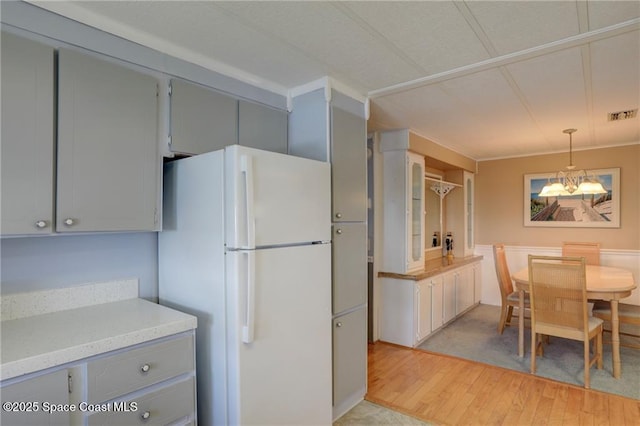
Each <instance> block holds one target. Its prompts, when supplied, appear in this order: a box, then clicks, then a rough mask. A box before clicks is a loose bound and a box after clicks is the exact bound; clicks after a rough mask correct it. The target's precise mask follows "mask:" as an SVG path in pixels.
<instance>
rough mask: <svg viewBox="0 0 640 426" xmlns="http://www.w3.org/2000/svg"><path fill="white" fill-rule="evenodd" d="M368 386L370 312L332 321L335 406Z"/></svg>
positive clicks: (351, 313) (349, 315)
mask: <svg viewBox="0 0 640 426" xmlns="http://www.w3.org/2000/svg"><path fill="white" fill-rule="evenodd" d="M366 384H367V310H366V308H362V309H358V310H357V311H353V312H350V313H348V314H346V315H343V316H340V317H337V318H335V319H334V320H333V405H334V406H340V405H341V403H343V402H344V401H345V400H346V399H348V398H349V397H352V396H353V395H354V394H356V393H358V392H359V391H362V395H364V392H365V389H366Z"/></svg>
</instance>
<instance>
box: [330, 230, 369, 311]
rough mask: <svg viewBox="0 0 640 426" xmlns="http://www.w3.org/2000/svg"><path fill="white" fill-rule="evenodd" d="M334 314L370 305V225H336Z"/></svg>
mask: <svg viewBox="0 0 640 426" xmlns="http://www.w3.org/2000/svg"><path fill="white" fill-rule="evenodd" d="M331 242H332V244H333V312H334V313H335V314H337V313H340V312H342V311H344V310H346V309H349V308H353V307H355V306H358V305H362V304H363V303H366V302H367V225H366V223H364V222H354V223H334V224H333V237H332V238H331Z"/></svg>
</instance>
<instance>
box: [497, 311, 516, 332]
mask: <svg viewBox="0 0 640 426" xmlns="http://www.w3.org/2000/svg"><path fill="white" fill-rule="evenodd" d="M512 311H513V306H505V305H502V309H501V310H500V322H498V334H502V332H503V331H504V327H505V325H506V324H508V323H509V322H511V312H512Z"/></svg>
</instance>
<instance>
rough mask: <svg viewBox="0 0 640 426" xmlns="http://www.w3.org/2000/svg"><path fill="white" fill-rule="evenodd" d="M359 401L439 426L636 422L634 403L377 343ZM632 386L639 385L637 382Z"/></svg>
mask: <svg viewBox="0 0 640 426" xmlns="http://www.w3.org/2000/svg"><path fill="white" fill-rule="evenodd" d="M368 362H369V373H368V374H369V378H368V380H369V383H368V392H367V395H366V397H365V399H366V400H368V401H371V402H373V403H376V404H380V405H383V406H387V407H389V408H392V409H394V410H397V411H399V412H401V413H404V414H408V415H410V416H413V417H416V418H418V419H420V420H423V421H426V422H429V423H433V424H439V425H452V426H453V425H509V426H511V425H605V426H606V425H610V426H624V425H629V426H638V425H640V401H638V400H635V399H630V398H624V397H621V396H617V395H611V394H607V393H603V392H599V391H594V390H588V389H584V388H581V387H577V386H574V385H569V384H565V383H560V382H555V381H552V380H549V379H545V378H541V377H536V376H533V375H530V374H526V373H522V372H517V371H513V370H508V369H504V368H500V367H494V366H490V365H485V364H480V363H477V362H473V361H467V360H463V359H460V358H455V357H451V356H448V355H441V354H434V353H430V352H425V351H421V350H414V349H408V348H404V347H400V346H396V345H391V344H386V343H381V342H377V343H374V344H369V361H368ZM639 385H640V384H639Z"/></svg>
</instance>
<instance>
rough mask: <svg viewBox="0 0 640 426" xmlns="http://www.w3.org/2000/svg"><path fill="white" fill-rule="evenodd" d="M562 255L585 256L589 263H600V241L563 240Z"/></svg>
mask: <svg viewBox="0 0 640 426" xmlns="http://www.w3.org/2000/svg"><path fill="white" fill-rule="evenodd" d="M562 255H563V256H565V257H584V258H585V259H586V260H587V265H599V264H600V243H590V242H575V243H574V242H563V243H562Z"/></svg>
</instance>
